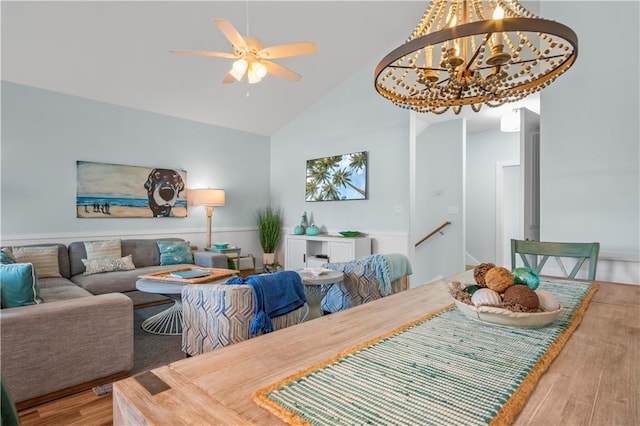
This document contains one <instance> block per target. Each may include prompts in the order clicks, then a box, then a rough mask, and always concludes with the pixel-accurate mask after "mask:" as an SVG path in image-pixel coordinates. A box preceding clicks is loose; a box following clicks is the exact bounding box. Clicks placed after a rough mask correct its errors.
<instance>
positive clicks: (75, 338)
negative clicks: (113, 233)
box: [0, 238, 227, 409]
mask: <svg viewBox="0 0 640 426" xmlns="http://www.w3.org/2000/svg"><path fill="white" fill-rule="evenodd" d="M163 240H176V241H179V240H180V239H177V238H163ZM157 241H158V240H157V239H129V240H127V239H123V240H121V247H122V255H123V256H127V255H129V254H131V255H132V258H133V262H134V264H135V265H136V269H134V270H131V271H117V272H105V273H101V274H92V275H83V272H84V271H85V269H84V264H83V263H82V261H81V259H83V258H85V257H86V252H85V249H84V242H82V241H79V242H73V243H71V244H69V246H68V247H67V246H65V245H64V244H38V246H43V245H55V246H57V247H58V266H59V269H60V274H61V275H62V277H61V278H39V279H38V282H39V285H40V293H41V295H42V297H43V299H44V301H45V303H42V304H38V305H30V306H21V307H15V308H5V309H2V310H0V329H1V330H2V332H1V333H0V357H1V363H0V369H1V371H2V376H3V378H4V380H5V382H6V385H7V387H8V389H9V392H10V393H11V396H12V397H13V399H14V401H15V402H16V405H17V407H18V408H19V409H23V408H26V407H28V406H32V405H35V404H39V403H41V402H44V401H47V400H50V399H54V398H57V397H59V396H63V395H67V394H71V393H74V392H77V391H80V390H84V389H89V388H90V387H93V386H96V385H98V384H102V383H109V382H112V381H114V380H116V379H118V378H122V377H126V376H127V375H129V373H130V371H131V368H132V366H133V302H132V299H131V298H130V297H127V296H126V295H125V294H127V293H128V292H133V291H135V283H136V281H137V279H138V276H139V275H142V274H147V273H151V272H156V271H159V270H162V269H167V268H174V267H179V266H181V265H171V266H160V251H159V249H158V246H157ZM194 260H195V262H196V264H197V265H199V266H205V267H214V268H226V267H227V257H226V256H225V255H221V254H217V253H209V252H194ZM123 293H124V294H123Z"/></svg>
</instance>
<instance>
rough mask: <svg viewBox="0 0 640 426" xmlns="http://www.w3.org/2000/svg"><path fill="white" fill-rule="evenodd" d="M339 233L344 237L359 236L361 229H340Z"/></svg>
mask: <svg viewBox="0 0 640 426" xmlns="http://www.w3.org/2000/svg"><path fill="white" fill-rule="evenodd" d="M339 234H340V235H342V236H343V237H357V236H358V235H360V231H340V232H339Z"/></svg>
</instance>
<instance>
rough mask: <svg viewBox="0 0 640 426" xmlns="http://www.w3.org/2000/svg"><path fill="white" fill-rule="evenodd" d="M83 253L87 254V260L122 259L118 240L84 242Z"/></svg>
mask: <svg viewBox="0 0 640 426" xmlns="http://www.w3.org/2000/svg"><path fill="white" fill-rule="evenodd" d="M84 251H85V252H86V253H87V259H97V258H109V259H116V258H119V257H122V247H121V243H120V240H105V241H85V242H84Z"/></svg>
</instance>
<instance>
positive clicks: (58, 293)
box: [40, 278, 93, 303]
mask: <svg viewBox="0 0 640 426" xmlns="http://www.w3.org/2000/svg"><path fill="white" fill-rule="evenodd" d="M45 279H46V280H55V278H45ZM58 279H59V278H58ZM65 281H66V283H64V284H62V283H59V285H51V286H48V287H44V286H42V287H41V288H40V294H41V295H42V298H43V299H44V300H45V301H46V303H50V302H57V301H59V300H67V299H77V298H78V297H93V294H91V293H89V292H88V291H87V290H85V289H83V288H80V287H78V286H77V285H75V284H73V283H72V282H70V281H69V280H65Z"/></svg>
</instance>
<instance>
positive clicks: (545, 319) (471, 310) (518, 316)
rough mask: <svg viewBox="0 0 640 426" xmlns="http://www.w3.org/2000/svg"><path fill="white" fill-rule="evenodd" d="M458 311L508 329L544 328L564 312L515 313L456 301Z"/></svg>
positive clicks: (560, 309) (560, 310)
mask: <svg viewBox="0 0 640 426" xmlns="http://www.w3.org/2000/svg"><path fill="white" fill-rule="evenodd" d="M454 302H456V306H457V307H458V309H459V310H460V311H461V312H462V313H464V314H465V315H466V316H468V317H469V318H472V319H474V320H476V321H481V322H485V323H490V324H498V325H505V326H508V327H526V328H536V327H544V326H545V325H547V324H549V323H551V322H553V320H555V319H556V317H557V316H558V315H559V314H560V312H562V306H561V307H560V308H558V309H556V310H555V311H549V312H535V313H531V312H513V311H510V310H508V309H503V308H496V307H494V306H478V307H475V306H471V305H467V304H466V303H463V302H460V301H459V300H456V299H454Z"/></svg>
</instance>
